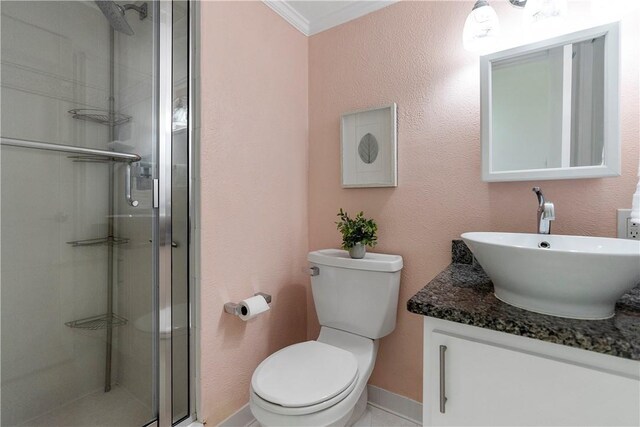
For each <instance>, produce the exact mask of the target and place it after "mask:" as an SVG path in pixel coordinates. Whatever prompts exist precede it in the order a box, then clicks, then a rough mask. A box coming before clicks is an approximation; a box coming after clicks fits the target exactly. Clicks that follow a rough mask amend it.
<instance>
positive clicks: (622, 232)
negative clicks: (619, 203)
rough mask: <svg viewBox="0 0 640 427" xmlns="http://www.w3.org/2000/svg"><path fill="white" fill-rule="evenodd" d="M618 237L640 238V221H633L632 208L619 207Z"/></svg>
mask: <svg viewBox="0 0 640 427" xmlns="http://www.w3.org/2000/svg"><path fill="white" fill-rule="evenodd" d="M618 238H620V239H635V240H640V223H637V222H634V221H631V209H618Z"/></svg>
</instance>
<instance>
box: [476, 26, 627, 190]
mask: <svg viewBox="0 0 640 427" xmlns="http://www.w3.org/2000/svg"><path fill="white" fill-rule="evenodd" d="M601 36H605V41H604V80H605V87H604V106H605V108H604V159H603V164H602V165H597V166H575V167H564V168H549V169H529V170H513V171H500V172H496V171H492V168H491V166H492V165H491V159H492V153H493V152H492V149H493V146H492V144H491V141H492V139H491V138H492V114H491V113H492V111H491V105H492V102H491V93H492V86H491V68H492V63H493V62H496V61H501V60H504V59H511V58H515V57H518V56H521V55H525V54H531V53H535V52H539V51H543V50H547V49H551V48H554V47H559V46H564V45H566V44H569V43H579V42H582V41H585V40H588V39H592V38H596V37H601ZM619 73H620V23H619V22H614V23H611V24H606V25H601V26H597V27H593V28H589V29H586V30H581V31H577V32H573V33H569V34H564V35H561V36H557V37H553V38H550V39H546V40H542V41H538V42H535V43H531V44H527V45H524V46H518V47H515V48H511V49H507V50H503V51H500V52H495V53H491V54H489V55H485V56H482V57H481V58H480V120H481V126H482V130H481V142H482V180H483V181H486V182H499V181H529V180H552V179H576V178H602V177H613V176H620V175H621V173H620V170H621V167H620V113H619V112H620V101H619V91H620V89H619V80H620V78H619ZM564 120H565V119H564V118H563V121H564Z"/></svg>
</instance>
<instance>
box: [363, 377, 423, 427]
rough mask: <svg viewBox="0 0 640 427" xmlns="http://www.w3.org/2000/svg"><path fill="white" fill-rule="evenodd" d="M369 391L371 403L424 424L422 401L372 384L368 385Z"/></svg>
mask: <svg viewBox="0 0 640 427" xmlns="http://www.w3.org/2000/svg"><path fill="white" fill-rule="evenodd" d="M367 392H368V393H369V405H371V406H375V407H377V408H380V409H382V410H384V411H387V412H390V413H392V414H394V415H397V416H399V417H402V418H406V419H408V420H409V421H412V422H414V423H416V424H420V425H422V403H420V402H416V401H415V400H411V399H409V398H408V397H404V396H401V395H399V394H395V393H392V392H390V391H388V390H385V389H383V388H380V387H376V386H374V385H371V384H368V385H367Z"/></svg>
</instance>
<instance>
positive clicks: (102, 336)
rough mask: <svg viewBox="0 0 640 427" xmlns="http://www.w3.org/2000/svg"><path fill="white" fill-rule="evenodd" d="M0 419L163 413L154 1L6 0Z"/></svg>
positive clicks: (134, 421)
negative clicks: (160, 408) (155, 180)
mask: <svg viewBox="0 0 640 427" xmlns="http://www.w3.org/2000/svg"><path fill="white" fill-rule="evenodd" d="M0 7H1V12H2V17H1V19H2V21H1V49H2V51H1V52H2V53H1V59H2V61H1V62H2V64H1V66H2V69H1V75H0V77H1V78H0V80H1V81H0V83H1V85H0V86H1V102H2V105H1V107H2V110H1V111H2V114H1V118H0V119H1V123H0V125H1V127H0V129H1V134H2V145H1V147H2V150H1V152H0V174H1V177H0V179H1V181H0V196H1V208H0V209H1V212H0V215H1V217H0V222H1V229H0V233H1V234H0V236H1V241H2V244H1V254H0V255H1V257H0V267H1V276H0V278H1V282H0V291H1V294H0V328H1V334H0V335H1V346H0V350H1V352H2V353H1V370H0V387H1V395H0V396H1V406H2V407H1V420H0V423H1V424H2V425H3V426H13V425H30V426H36V425H43V426H45V425H46V426H53V425H77V426H94V425H118V426H140V425H144V424H146V423H148V422H151V421H153V420H154V419H155V418H156V417H157V414H158V399H159V397H158V394H159V392H158V390H159V385H158V363H159V355H158V339H159V333H158V325H157V322H158V310H157V298H158V295H157V293H156V292H157V287H156V286H155V285H154V283H156V280H157V277H156V271H157V270H156V268H157V266H156V265H155V262H156V261H157V257H156V249H154V244H155V241H156V238H155V235H154V233H155V230H157V217H156V216H155V215H156V214H155V211H154V207H153V203H154V199H153V192H154V191H153V190H154V184H153V178H154V176H157V173H158V167H157V162H156V159H157V156H158V153H157V152H156V146H157V143H158V141H157V136H156V135H157V134H156V131H155V130H154V129H155V127H156V117H157V110H156V96H157V81H158V79H157V76H156V71H155V70H156V61H157V48H158V44H157V43H158V42H157V37H156V34H157V29H158V23H157V16H158V14H157V12H158V4H157V3H155V2H147V3H142V2H136V3H135V4H132V5H129V6H126V5H125V4H124V3H122V4H121V5H118V4H115V3H113V2H101V1H96V2H94V1H70V2H62V1H42V2H38V1H33V2H32V1H29V2H23V1H15V2H14V1H2V3H1V5H0Z"/></svg>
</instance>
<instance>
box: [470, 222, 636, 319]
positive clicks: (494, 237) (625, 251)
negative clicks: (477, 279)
mask: <svg viewBox="0 0 640 427" xmlns="http://www.w3.org/2000/svg"><path fill="white" fill-rule="evenodd" d="M462 239H463V240H464V242H465V243H466V244H467V246H468V247H469V248H470V249H471V251H472V252H473V254H474V255H475V257H476V259H477V260H478V262H479V263H480V265H481V266H482V268H484V270H485V272H486V273H487V274H488V275H489V277H490V278H491V280H492V282H493V285H494V289H495V295H496V297H497V298H499V299H500V300H502V301H504V302H506V303H508V304H511V305H514V306H516V307H520V308H523V309H525V310H530V311H535V312H537V313H543V314H550V315H553V316H560V317H569V318H574V319H606V318H609V317H611V316H613V314H614V307H615V303H616V301H617V300H618V299H619V298H620V297H621V296H622V295H624V294H625V293H626V292H628V291H630V290H631V289H633V288H634V287H635V286H636V285H637V284H638V283H640V241H634V240H623V239H608V238H600V237H582V236H559V235H545V234H521V233H464V234H463V235H462Z"/></svg>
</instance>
